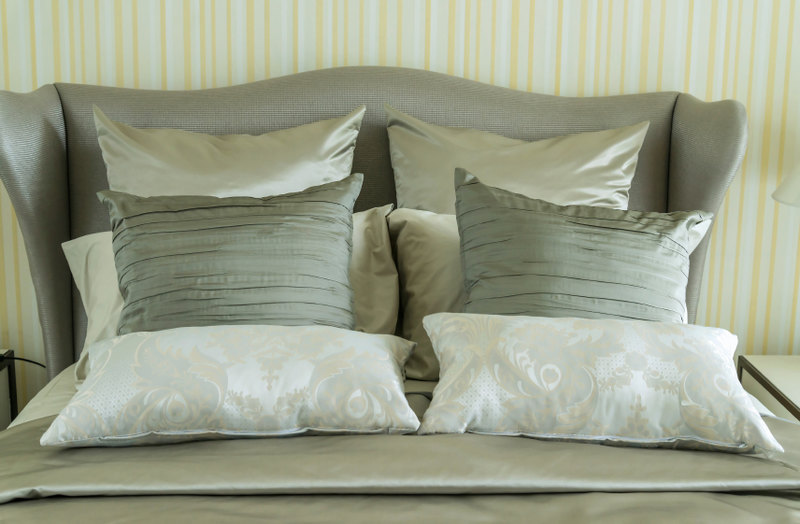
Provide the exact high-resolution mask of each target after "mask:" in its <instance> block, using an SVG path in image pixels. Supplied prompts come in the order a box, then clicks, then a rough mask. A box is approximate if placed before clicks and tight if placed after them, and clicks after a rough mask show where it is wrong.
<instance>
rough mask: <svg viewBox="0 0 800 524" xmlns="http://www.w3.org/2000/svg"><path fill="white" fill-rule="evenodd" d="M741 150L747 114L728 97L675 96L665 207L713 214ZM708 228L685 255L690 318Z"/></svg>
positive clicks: (739, 160)
mask: <svg viewBox="0 0 800 524" xmlns="http://www.w3.org/2000/svg"><path fill="white" fill-rule="evenodd" d="M746 148H747V114H746V112H745V109H744V106H743V105H742V104H741V103H739V102H736V101H734V100H721V101H719V102H703V101H701V100H698V99H697V98H695V97H693V96H691V95H687V94H681V95H680V96H678V100H677V103H676V104H675V112H674V114H673V117H672V139H671V151H670V169H669V195H668V202H669V205H668V210H669V211H683V210H687V209H702V210H705V211H711V212H713V213H716V212H717V211H718V210H719V206H720V205H721V204H722V199H723V198H725V192H726V191H727V190H728V186H729V185H730V183H731V181H732V180H733V177H734V176H735V175H736V172H737V171H738V170H739V166H740V165H741V163H742V158H744V152H745V149H746ZM710 237H711V232H710V231H709V233H708V234H707V235H706V237H705V238H704V239H703V241H702V242H701V243H700V245H699V246H697V248H696V249H695V250H694V253H692V257H691V267H692V271H691V274H690V276H689V285H688V286H687V288H686V306H687V309H688V312H689V319H690V322H694V319H695V315H696V312H697V302H698V300H699V298H700V283H701V278H702V271H703V267H704V263H705V260H706V253H707V252H708V241H709V238H710Z"/></svg>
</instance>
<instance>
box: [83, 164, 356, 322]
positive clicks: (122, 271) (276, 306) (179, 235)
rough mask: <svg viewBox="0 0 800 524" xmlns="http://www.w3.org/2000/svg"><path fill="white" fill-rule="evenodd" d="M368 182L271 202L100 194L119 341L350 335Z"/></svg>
mask: <svg viewBox="0 0 800 524" xmlns="http://www.w3.org/2000/svg"><path fill="white" fill-rule="evenodd" d="M362 180H363V176H362V175H360V174H354V175H351V176H349V177H347V178H346V179H344V180H342V181H339V182H332V183H330V184H325V185H322V186H317V187H313V188H309V189H307V190H305V191H303V192H300V193H290V194H287V195H279V196H274V197H266V198H251V197H228V198H217V197H208V196H161V197H140V196H135V195H129V194H127V193H120V192H116V191H101V192H100V193H98V196H99V198H100V200H101V201H102V202H103V203H104V204H106V206H107V207H108V211H109V215H110V217H111V231H112V235H113V237H112V238H113V241H112V245H113V248H114V261H115V266H116V268H117V275H118V278H119V289H120V292H121V294H122V298H123V301H124V305H123V307H122V313H121V315H120V320H119V326H118V333H119V334H121V335H123V334H126V333H131V332H134V331H156V330H161V329H169V328H174V327H184V326H207V325H218V324H279V325H309V324H321V325H328V326H335V327H340V328H343V329H352V328H353V325H354V320H353V301H352V291H351V288H350V282H349V275H348V273H349V265H350V253H351V240H352V234H353V215H352V213H353V204H354V202H355V199H356V197H357V196H358V194H359V191H360V190H361V183H362Z"/></svg>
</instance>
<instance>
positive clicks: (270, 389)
mask: <svg viewBox="0 0 800 524" xmlns="http://www.w3.org/2000/svg"><path fill="white" fill-rule="evenodd" d="M412 348H413V343H411V342H408V341H406V340H403V339H401V338H399V337H394V336H391V335H368V334H365V333H358V332H355V331H347V330H343V329H337V328H332V327H324V326H305V327H284V326H209V327H194V328H177V329H170V330H165V331H159V332H154V333H143V332H139V333H131V334H129V335H124V336H121V337H116V338H111V339H106V340H103V341H100V342H98V343H96V344H93V345H91V346H89V347H88V348H87V350H86V355H87V357H88V359H89V361H90V367H91V371H90V373H89V376H88V377H87V379H86V381H85V382H84V383H83V385H81V386H79V389H78V392H77V393H76V394H75V396H74V397H73V398H72V400H70V402H69V404H68V405H67V406H66V407H65V408H64V409H63V410H62V411H61V412H60V414H59V415H58V416H57V417H56V419H55V420H54V421H53V423H52V424H51V425H50V427H49V429H48V430H47V431H46V432H45V433H44V435H43V436H42V438H41V444H42V445H43V446H61V447H82V446H131V445H140V444H163V443H171V442H180V441H187V440H196V439H209V438H243V437H267V436H287V435H296V434H301V433H309V432H310V433H316V434H322V433H410V432H413V431H415V430H416V429H417V428H418V426H419V420H418V419H417V417H416V415H415V414H414V412H413V411H412V410H411V408H410V407H409V405H408V402H407V401H406V398H405V395H404V393H403V379H402V366H403V363H404V361H405V359H406V358H408V355H409V353H411V350H412Z"/></svg>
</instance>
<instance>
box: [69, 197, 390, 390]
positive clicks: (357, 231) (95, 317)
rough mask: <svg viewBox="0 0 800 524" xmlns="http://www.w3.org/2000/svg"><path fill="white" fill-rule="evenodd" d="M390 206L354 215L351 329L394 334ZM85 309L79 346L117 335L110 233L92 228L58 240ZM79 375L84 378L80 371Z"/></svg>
mask: <svg viewBox="0 0 800 524" xmlns="http://www.w3.org/2000/svg"><path fill="white" fill-rule="evenodd" d="M391 209H392V205H391V204H388V205H385V206H382V207H376V208H373V209H369V210H367V211H362V212H360V213H354V214H353V255H352V258H351V260H350V274H349V276H350V285H351V287H352V288H353V314H354V316H355V329H356V331H364V332H366V333H383V334H387V335H391V334H394V332H395V328H396V325H397V310H398V302H399V291H398V283H397V269H396V268H395V265H394V260H393V259H392V251H391V248H390V246H389V231H388V228H387V225H386V215H387V214H388V213H389V211H391ZM61 247H62V249H63V250H64V254H65V255H66V258H67V262H68V263H69V268H70V271H72V277H73V279H74V280H75V285H76V286H77V288H78V292H79V293H80V295H81V299H82V301H83V306H84V309H85V310H86V316H87V321H88V322H87V326H86V340H85V342H84V346H83V347H84V348H85V347H88V346H89V345H91V344H93V343H95V342H97V341H98V340H103V339H105V338H111V337H114V336H116V334H117V324H118V323H119V316H120V313H121V312H122V295H121V294H120V292H119V284H118V283H117V269H116V268H115V267H114V251H113V249H112V248H111V232H110V231H105V232H102V233H93V234H91V235H84V236H82V237H79V238H76V239H73V240H70V241H68V242H64V243H63V244H61ZM79 378H81V379H83V378H86V376H85V375H83V376H80V377H79Z"/></svg>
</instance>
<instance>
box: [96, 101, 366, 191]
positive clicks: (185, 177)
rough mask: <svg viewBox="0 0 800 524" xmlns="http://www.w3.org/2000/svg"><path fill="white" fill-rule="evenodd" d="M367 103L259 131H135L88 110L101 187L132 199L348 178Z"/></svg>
mask: <svg viewBox="0 0 800 524" xmlns="http://www.w3.org/2000/svg"><path fill="white" fill-rule="evenodd" d="M365 111H366V108H365V107H364V106H361V107H360V108H358V109H356V110H355V111H353V112H352V113H350V114H349V115H346V116H343V117H340V118H332V119H330V120H321V121H319V122H314V123H311V124H305V125H302V126H298V127H293V128H289V129H281V130H278V131H272V132H270V133H264V134H262V135H221V136H214V135H206V134H202V133H191V132H188V131H183V130H180V129H138V128H135V127H131V126H127V125H125V124H122V123H119V122H114V121H112V120H111V119H109V118H108V117H107V116H106V115H104V114H103V112H102V111H101V110H100V109H99V108H98V107H95V108H94V119H95V126H96V127H97V140H98V142H99V144H100V149H101V150H102V152H103V160H105V163H106V167H107V168H108V186H109V189H112V190H114V191H122V192H125V193H130V194H133V195H139V196H163V195H210V196H218V197H228V196H251V197H256V198H260V197H264V196H268V195H280V194H283V193H293V192H297V191H302V190H304V189H307V188H309V187H312V186H318V185H322V184H326V183H328V182H334V181H337V180H341V179H343V178H345V177H346V176H348V175H350V173H351V170H352V167H353V151H354V150H355V145H356V138H357V137H358V131H359V129H360V128H361V120H362V118H363V117H364V112H365Z"/></svg>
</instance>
